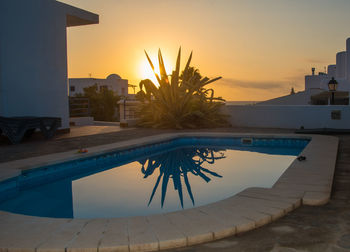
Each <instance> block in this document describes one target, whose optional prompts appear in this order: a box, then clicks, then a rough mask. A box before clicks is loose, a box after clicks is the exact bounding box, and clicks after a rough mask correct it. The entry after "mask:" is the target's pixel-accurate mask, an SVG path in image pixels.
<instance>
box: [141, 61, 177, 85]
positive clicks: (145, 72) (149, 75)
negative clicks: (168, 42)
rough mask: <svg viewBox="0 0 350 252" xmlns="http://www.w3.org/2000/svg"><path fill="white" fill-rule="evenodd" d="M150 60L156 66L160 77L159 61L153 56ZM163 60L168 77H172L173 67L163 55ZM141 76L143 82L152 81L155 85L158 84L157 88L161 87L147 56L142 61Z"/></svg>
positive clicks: (155, 68)
mask: <svg viewBox="0 0 350 252" xmlns="http://www.w3.org/2000/svg"><path fill="white" fill-rule="evenodd" d="M150 58H151V60H152V63H153V65H154V70H155V72H156V73H157V74H158V75H159V64H158V59H157V58H155V57H154V58H153V57H151V56H150ZM163 60H164V65H165V70H166V73H167V74H168V75H170V74H171V73H172V71H173V69H172V65H170V64H169V62H168V61H167V60H166V59H165V58H164V55H163ZM139 76H140V78H141V80H144V79H150V80H151V81H153V83H154V84H156V85H157V86H158V85H159V84H158V81H157V78H156V76H155V75H154V73H153V70H152V68H151V66H150V64H149V63H148V60H147V58H146V56H144V58H143V59H142V60H141V61H140V67H139Z"/></svg>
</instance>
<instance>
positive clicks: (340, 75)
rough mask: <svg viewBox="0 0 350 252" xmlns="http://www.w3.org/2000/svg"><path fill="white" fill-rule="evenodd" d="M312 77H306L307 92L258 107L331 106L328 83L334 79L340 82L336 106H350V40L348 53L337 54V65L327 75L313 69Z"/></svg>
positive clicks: (329, 68) (329, 67) (348, 41)
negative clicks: (316, 72)
mask: <svg viewBox="0 0 350 252" xmlns="http://www.w3.org/2000/svg"><path fill="white" fill-rule="evenodd" d="M311 72H312V73H311V75H306V76H305V90H304V91H301V92H298V93H295V94H290V95H286V96H282V97H278V98H274V99H270V100H267V101H263V102H259V103H257V105H325V104H329V99H330V95H331V94H330V92H329V91H328V82H329V81H330V79H331V78H332V77H334V78H335V79H336V80H337V82H338V88H337V91H336V92H335V101H336V104H343V105H346V104H349V92H350V38H348V39H347V40H346V51H343V52H338V53H337V54H336V64H332V65H328V68H327V73H324V72H319V73H318V74H315V68H312V70H311Z"/></svg>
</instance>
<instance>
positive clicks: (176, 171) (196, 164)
mask: <svg viewBox="0 0 350 252" xmlns="http://www.w3.org/2000/svg"><path fill="white" fill-rule="evenodd" d="M225 151H226V150H225V149H213V148H199V149H195V148H179V149H175V150H173V151H171V152H166V153H164V154H161V155H158V156H153V157H150V158H148V159H144V160H140V161H139V163H140V164H141V165H142V168H141V171H142V173H143V174H144V178H147V177H148V176H150V175H152V174H153V173H154V171H155V170H156V169H159V175H158V178H157V181H156V184H155V185H154V188H153V191H152V194H151V197H150V199H149V202H148V206H149V205H150V204H151V202H152V199H153V196H154V194H155V193H156V191H157V188H158V186H159V184H160V182H161V180H162V189H161V193H162V198H161V206H162V208H163V205H164V200H165V196H166V192H167V187H168V182H169V179H172V181H173V184H174V189H175V190H176V191H177V192H178V194H179V198H180V202H181V207H182V208H183V194H182V182H181V177H183V180H184V182H185V185H186V189H187V192H188V194H189V196H190V198H191V201H192V204H193V205H194V204H195V201H194V197H193V193H192V190H191V185H190V181H189V180H188V175H187V173H188V172H190V173H192V174H193V175H196V176H199V177H201V178H202V179H203V180H205V181H206V182H207V183H208V182H209V181H210V180H211V178H210V177H209V176H210V175H212V176H214V177H219V178H221V177H222V176H221V175H219V174H217V173H216V172H213V171H210V170H209V169H206V168H204V167H202V165H203V164H204V163H208V164H214V163H215V160H218V159H223V158H225V154H224V152H225Z"/></svg>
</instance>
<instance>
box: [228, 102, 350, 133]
mask: <svg viewBox="0 0 350 252" xmlns="http://www.w3.org/2000/svg"><path fill="white" fill-rule="evenodd" d="M226 112H227V113H228V114H229V115H230V122H231V124H232V125H233V126H237V127H262V128H286V129H299V128H300V127H304V128H305V129H311V128H334V129H350V106H344V105H339V106H338V105H333V106H317V105H314V106H313V105H302V106H295V105H293V106H282V105H280V106H277V105H272V106H268V105H244V106H242V105H226Z"/></svg>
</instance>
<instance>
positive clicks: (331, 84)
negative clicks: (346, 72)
mask: <svg viewBox="0 0 350 252" xmlns="http://www.w3.org/2000/svg"><path fill="white" fill-rule="evenodd" d="M337 86H338V82H337V81H336V80H335V79H334V77H332V79H331V80H330V81H329V82H328V90H329V91H330V92H332V99H331V105H334V92H335V91H336V90H337Z"/></svg>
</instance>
